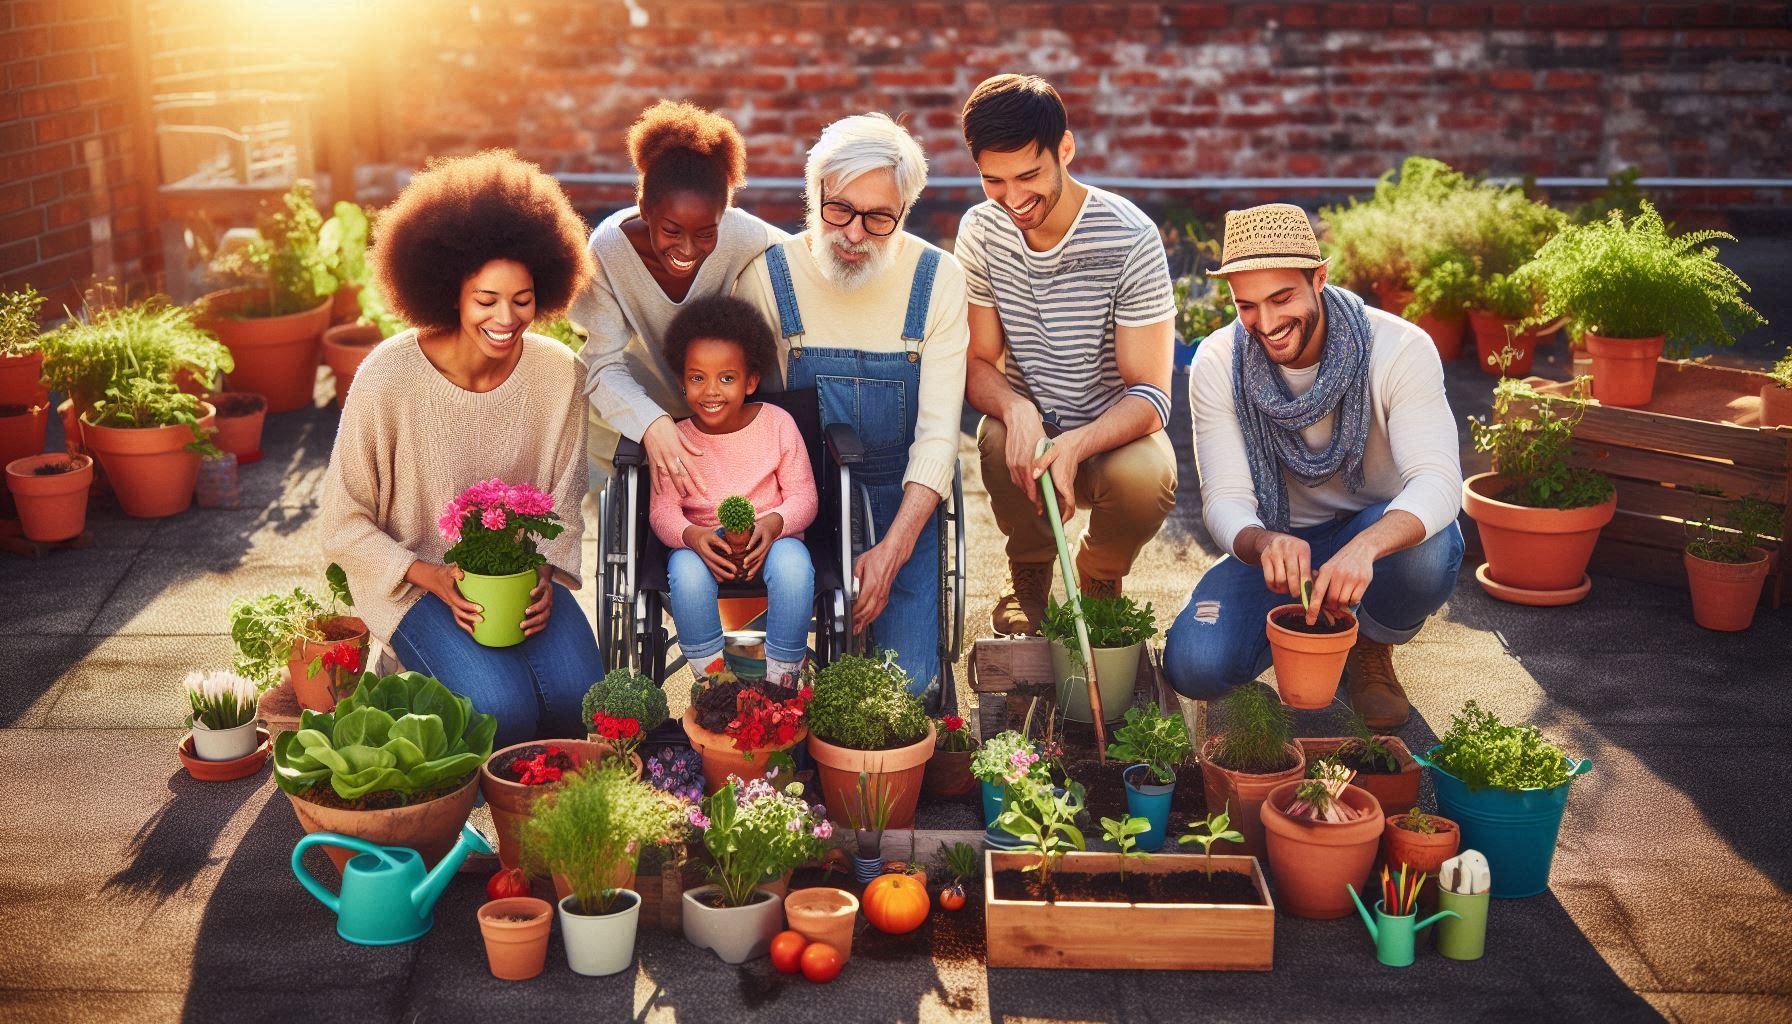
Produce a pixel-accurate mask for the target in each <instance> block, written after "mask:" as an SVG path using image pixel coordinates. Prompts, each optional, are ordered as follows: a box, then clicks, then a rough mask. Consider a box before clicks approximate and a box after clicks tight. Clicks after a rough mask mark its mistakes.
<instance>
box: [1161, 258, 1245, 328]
mask: <svg viewBox="0 0 1792 1024" xmlns="http://www.w3.org/2000/svg"><path fill="white" fill-rule="evenodd" d="M1171 293H1172V299H1173V301H1174V304H1175V307H1176V339H1177V341H1179V342H1181V343H1182V344H1184V345H1196V344H1199V343H1200V342H1201V341H1202V339H1204V338H1206V337H1207V336H1208V335H1209V334H1212V333H1213V332H1214V331H1217V330H1219V329H1220V328H1222V327H1224V326H1226V325H1227V324H1229V323H1231V322H1232V321H1233V320H1236V319H1237V318H1238V307H1237V306H1235V305H1233V304H1232V301H1231V293H1230V292H1228V291H1227V290H1226V289H1224V288H1221V287H1220V286H1219V281H1218V279H1217V278H1210V277H1208V276H1207V275H1205V274H1193V275H1190V276H1187V277H1179V278H1177V279H1176V281H1175V283H1174V284H1172V285H1171Z"/></svg>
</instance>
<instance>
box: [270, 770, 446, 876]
mask: <svg viewBox="0 0 1792 1024" xmlns="http://www.w3.org/2000/svg"><path fill="white" fill-rule="evenodd" d="M478 782H479V776H478V775H477V774H473V775H469V776H468V777H467V782H466V784H465V785H463V786H461V787H460V788H459V789H456V790H455V791H454V792H452V793H449V794H447V795H446V796H441V797H437V798H436V799H434V800H429V801H426V802H424V803H420V804H410V805H408V806H405V807H393V808H388V809H385V810H374V811H354V810H348V809H346V808H342V807H325V806H324V805H322V804H314V803H312V802H311V801H309V800H306V799H305V798H304V797H301V796H295V795H293V794H291V793H287V794H286V798H287V800H289V801H290V802H291V803H292V809H293V813H294V814H296V815H298V818H299V825H300V826H301V827H303V828H304V829H305V831H306V832H308V833H309V832H334V833H336V834H337V835H344V836H354V837H355V838H357V839H365V840H367V841H368V842H370V843H378V844H379V845H381V846H408V847H410V848H411V849H413V850H416V851H417V852H418V853H419V854H422V856H423V860H424V863H426V864H428V865H430V866H432V867H433V866H434V865H435V863H436V862H437V861H439V860H441V859H442V858H443V857H446V856H447V855H448V851H449V850H452V849H454V844H455V843H457V842H458V841H459V840H460V829H461V826H462V825H464V824H466V822H467V815H468V814H469V813H471V812H472V810H473V798H474V797H475V796H477V795H479V787H478ZM322 785H325V786H327V785H329V783H328V782H325V783H322ZM282 792H284V791H282ZM324 852H325V853H327V854H329V856H330V863H331V864H334V865H335V866H336V872H337V873H338V874H341V872H342V866H343V865H344V864H347V863H348V861H349V858H350V857H353V856H354V855H355V851H354V850H350V849H348V848H346V847H341V846H325V847H324Z"/></svg>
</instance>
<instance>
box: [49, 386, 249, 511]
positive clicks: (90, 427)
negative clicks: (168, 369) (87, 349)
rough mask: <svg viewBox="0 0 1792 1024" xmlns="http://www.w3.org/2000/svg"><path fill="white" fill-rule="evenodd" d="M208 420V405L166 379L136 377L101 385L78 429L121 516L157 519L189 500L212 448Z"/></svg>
mask: <svg viewBox="0 0 1792 1024" xmlns="http://www.w3.org/2000/svg"><path fill="white" fill-rule="evenodd" d="M212 423H213V411H212V407H211V406H210V405H208V404H206V403H205V402H202V401H200V400H199V399H197V398H194V397H193V396H192V395H189V394H186V393H185V392H183V391H181V390H180V389H178V388H176V387H175V386H174V385H173V384H171V383H169V382H168V381H165V380H150V379H147V378H143V377H138V378H134V379H131V380H127V381H125V382H123V383H122V384H120V385H118V386H115V387H110V388H107V389H106V394H105V397H103V398H101V399H100V400H99V401H97V402H95V403H94V406H93V411H92V412H89V413H88V414H87V415H86V416H83V417H82V419H81V430H82V437H83V438H84V439H85V441H86V444H87V447H89V448H91V449H92V450H93V454H94V457H95V458H97V459H98V460H99V463H100V466H101V468H103V469H104V470H105V471H106V478H107V479H108V480H110V481H111V483H112V490H113V492H114V493H115V494H116V495H117V496H118V504H119V507H121V508H123V509H124V512H125V514H126V515H128V516H135V517H138V518H141V519H160V518H162V517H164V516H171V515H175V514H176V513H179V512H184V511H186V510H187V508H188V506H190V505H192V504H193V488H194V486H195V485H197V484H198V482H199V460H200V457H201V456H202V455H206V454H209V453H215V452H216V451H217V448H216V446H214V445H213V444H212V443H211V441H210V440H209V435H210V432H211V428H212Z"/></svg>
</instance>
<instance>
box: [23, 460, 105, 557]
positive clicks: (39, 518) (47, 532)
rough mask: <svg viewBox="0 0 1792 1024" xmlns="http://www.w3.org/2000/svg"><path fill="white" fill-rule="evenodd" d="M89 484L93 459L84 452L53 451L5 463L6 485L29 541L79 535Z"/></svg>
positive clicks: (83, 525)
mask: <svg viewBox="0 0 1792 1024" xmlns="http://www.w3.org/2000/svg"><path fill="white" fill-rule="evenodd" d="M92 486H93V459H92V458H91V457H89V456H86V455H80V454H75V455H68V454H64V453H61V452H52V453H50V454H47V455H32V456H28V457H25V458H19V459H14V460H12V461H11V462H8V463H7V464H6V488H7V490H8V491H9V492H11V494H12V498H13V502H14V504H16V505H17V506H18V510H19V526H20V529H21V530H23V531H24V534H25V537H26V538H27V539H29V540H35V541H44V542H54V541H61V540H69V539H71V538H74V537H79V536H80V535H81V533H82V531H84V530H86V529H87V492H88V490H89V488H91V487H92Z"/></svg>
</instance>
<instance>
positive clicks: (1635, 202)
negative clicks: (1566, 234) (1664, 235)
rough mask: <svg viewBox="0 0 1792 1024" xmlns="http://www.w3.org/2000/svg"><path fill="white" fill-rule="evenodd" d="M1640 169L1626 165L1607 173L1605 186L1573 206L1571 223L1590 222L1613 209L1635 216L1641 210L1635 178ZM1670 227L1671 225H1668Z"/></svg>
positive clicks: (1609, 213) (1608, 213) (1641, 199)
mask: <svg viewBox="0 0 1792 1024" xmlns="http://www.w3.org/2000/svg"><path fill="white" fill-rule="evenodd" d="M1640 177H1642V171H1640V170H1638V169H1637V168H1635V167H1626V168H1624V169H1623V170H1621V171H1619V172H1617V173H1616V174H1612V175H1608V176H1607V177H1606V179H1605V187H1604V188H1602V189H1600V190H1599V192H1598V193H1597V194H1595V195H1594V196H1593V198H1591V199H1589V200H1587V201H1586V202H1585V203H1582V204H1581V205H1580V206H1577V207H1575V208H1574V211H1573V212H1572V213H1570V214H1569V215H1568V221H1569V223H1571V224H1590V223H1592V222H1594V221H1602V220H1604V219H1606V218H1607V217H1609V216H1610V215H1611V213H1612V211H1613V210H1616V211H1618V212H1619V213H1622V214H1623V215H1624V216H1625V217H1635V216H1637V215H1638V214H1640V213H1642V212H1643V190H1642V189H1641V188H1640V187H1638V186H1637V179H1638V178H1640ZM1670 227H1671V225H1670Z"/></svg>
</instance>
